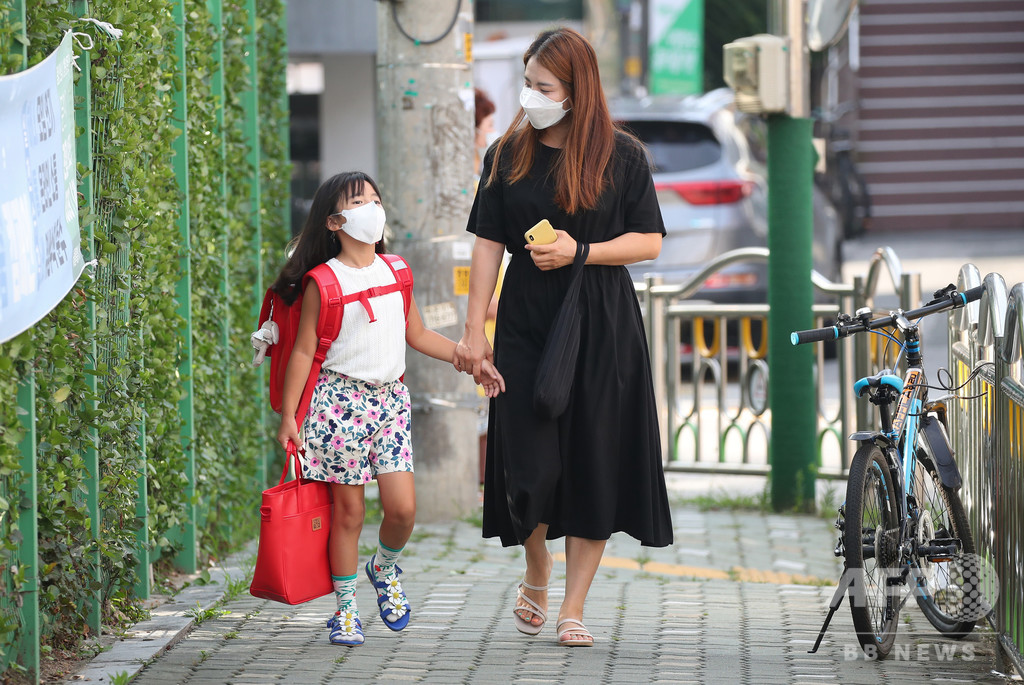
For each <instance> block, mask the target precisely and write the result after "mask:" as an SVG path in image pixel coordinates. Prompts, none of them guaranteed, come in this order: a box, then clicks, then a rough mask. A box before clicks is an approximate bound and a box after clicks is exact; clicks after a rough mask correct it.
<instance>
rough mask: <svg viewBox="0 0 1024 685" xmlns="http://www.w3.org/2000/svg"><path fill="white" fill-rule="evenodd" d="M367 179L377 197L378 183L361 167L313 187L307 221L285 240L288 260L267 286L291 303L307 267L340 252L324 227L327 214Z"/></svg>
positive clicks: (357, 192) (358, 191)
mask: <svg viewBox="0 0 1024 685" xmlns="http://www.w3.org/2000/svg"><path fill="white" fill-rule="evenodd" d="M367 183H369V184H370V187H371V188H373V190H374V192H376V193H377V196H378V197H380V189H379V188H377V184H376V183H375V182H374V180H373V179H372V178H370V177H369V176H368V175H366V174H364V173H363V172H362V171H346V172H343V173H340V174H336V175H334V176H332V177H330V178H329V179H327V180H326V181H324V182H323V183H321V184H320V187H319V188H317V189H316V193H314V194H313V204H312V206H311V207H310V208H309V216H307V217H306V224H305V225H304V226H303V227H302V232H301V233H299V235H298V236H296V237H295V238H294V239H293V240H292V241H291V242H290V243H289V244H288V251H289V256H288V261H287V262H285V264H284V267H283V268H282V269H281V273H280V274H278V276H277V280H275V281H274V284H273V285H271V286H270V289H271V290H273V291H274V292H276V293H277V294H278V295H280V296H281V297H282V298H284V301H285V302H287V303H288V304H291V303H292V302H294V301H295V298H297V297H298V296H299V293H300V292H301V289H302V278H303V276H305V275H306V273H308V272H309V270H310V269H312V268H313V267H314V266H317V265H318V264H323V263H324V262H326V261H327V260H329V259H330V258H331V257H337V256H338V253H339V252H341V244H340V243H339V242H338V238H337V236H335V235H334V233H333V232H331V231H330V230H329V229H328V228H327V217H329V216H330V215H331V214H335V213H336V212H337V211H338V209H337V207H338V202H339V200H341V201H344V200H347V199H348V198H350V197H353V196H355V195H361V194H362V193H363V188H364V186H365V185H366V184H367ZM376 252H377V253H378V254H380V253H382V252H384V239H383V238H382V239H381V241H380V242H379V243H377V246H376Z"/></svg>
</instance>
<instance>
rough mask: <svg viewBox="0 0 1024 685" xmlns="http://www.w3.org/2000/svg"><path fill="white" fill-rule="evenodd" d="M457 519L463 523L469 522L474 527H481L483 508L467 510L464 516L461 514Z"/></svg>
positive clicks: (482, 525) (482, 523) (482, 524)
mask: <svg viewBox="0 0 1024 685" xmlns="http://www.w3.org/2000/svg"><path fill="white" fill-rule="evenodd" d="M459 520H460V521H462V522H463V523H468V524H470V525H471V526H473V527H475V528H483V527H484V510H483V509H474V510H473V511H471V512H469V513H468V514H466V515H465V516H463V517H462V518H461V519H459Z"/></svg>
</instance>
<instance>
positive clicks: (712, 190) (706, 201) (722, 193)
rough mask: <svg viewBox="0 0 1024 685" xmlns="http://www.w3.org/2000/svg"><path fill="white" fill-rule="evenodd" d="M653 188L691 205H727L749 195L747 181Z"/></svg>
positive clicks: (676, 184) (668, 184)
mask: <svg viewBox="0 0 1024 685" xmlns="http://www.w3.org/2000/svg"><path fill="white" fill-rule="evenodd" d="M654 188H655V190H671V191H673V192H675V193H676V194H677V195H679V197H681V198H683V199H684V200H686V201H687V202H689V203H690V204H691V205H727V204H730V203H733V202H739V201H740V200H742V199H743V198H745V197H746V196H748V195H750V182H749V181H691V182H686V183H683V182H680V183H656V184H655V185H654Z"/></svg>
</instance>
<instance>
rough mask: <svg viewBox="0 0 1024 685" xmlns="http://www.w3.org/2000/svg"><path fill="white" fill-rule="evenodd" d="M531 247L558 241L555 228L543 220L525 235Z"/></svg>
mask: <svg viewBox="0 0 1024 685" xmlns="http://www.w3.org/2000/svg"><path fill="white" fill-rule="evenodd" d="M523 236H524V237H525V238H526V242H527V243H529V244H530V245H548V244H550V243H553V242H555V241H556V240H558V236H557V235H555V228H554V226H552V225H551V222H550V221H548V220H547V219H541V220H540V221H538V222H537V223H536V224H535V225H534V226H533V228H531V229H530V230H529V231H527V232H526V233H524V234H523Z"/></svg>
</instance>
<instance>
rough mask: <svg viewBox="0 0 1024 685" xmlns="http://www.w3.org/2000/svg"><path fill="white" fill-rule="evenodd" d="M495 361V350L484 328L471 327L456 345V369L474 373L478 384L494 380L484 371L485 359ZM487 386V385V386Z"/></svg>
mask: <svg viewBox="0 0 1024 685" xmlns="http://www.w3.org/2000/svg"><path fill="white" fill-rule="evenodd" d="M485 359H486V360H487V361H493V360H494V351H493V350H492V349H491V344H490V343H489V342H487V336H486V335H484V331H483V328H479V329H470V328H469V327H467V328H466V332H465V333H463V335H462V340H460V341H459V343H458V344H457V345H456V346H455V359H454V361H453V363H454V365H455V370H456V371H463V372H465V373H469V374H472V375H473V380H474V381H476V383H477V385H485V384H484V380H485V379H487V380H493V379H491V378H490V377H489V376H487V375H486V374H484V373H483V368H482V367H483V361H484V360H485ZM485 387H486V386H485Z"/></svg>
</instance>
